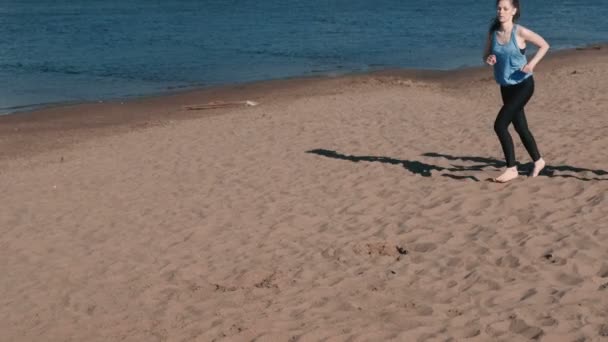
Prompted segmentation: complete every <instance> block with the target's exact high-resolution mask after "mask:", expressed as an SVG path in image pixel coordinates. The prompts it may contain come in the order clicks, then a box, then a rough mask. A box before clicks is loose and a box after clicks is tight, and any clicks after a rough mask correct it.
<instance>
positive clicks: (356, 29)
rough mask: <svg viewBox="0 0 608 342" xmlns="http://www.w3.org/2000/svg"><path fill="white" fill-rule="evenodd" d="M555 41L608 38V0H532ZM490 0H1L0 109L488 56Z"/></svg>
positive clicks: (538, 22) (442, 65) (529, 12)
mask: <svg viewBox="0 0 608 342" xmlns="http://www.w3.org/2000/svg"><path fill="white" fill-rule="evenodd" d="M524 6H525V7H524V8H522V12H523V17H522V21H521V23H522V24H523V25H525V26H527V27H529V28H531V29H533V30H535V31H537V32H538V33H540V34H541V35H543V36H544V37H545V38H546V39H547V40H548V41H549V42H550V43H551V45H552V48H553V49H563V48H570V47H576V46H582V45H587V44H591V43H597V42H605V41H606V37H608V20H606V18H607V17H608V1H606V0H602V1H597V0H570V1H568V0H564V1H529V2H528V1H526V2H524ZM493 15H494V2H493V1H479V0H461V1H455V0H425V1H413V0H375V1H371V0H348V1H347V0H332V1H320V0H317V1H310V0H307V1H304V0H258V1H253V0H249V1H247V0H175V1H159V0H123V1H116V0H106V1H102V0H52V1H51V0H0V113H7V112H14V111H19V110H26V109H31V108H33V107H35V106H38V105H42V104H49V103H57V102H73V101H75V102H81V101H98V100H104V99H113V98H128V97H132V96H140V95H147V94H157V93H163V92H167V91H173V90H177V89H186V88H192V87H203V86H212V85H220V84H228V83H241V82H249V81H254V80H264V79H276V78H285V77H293V76H312V75H328V74H342V73H349V72H360V71H370V70H377V69H385V68H395V67H398V68H425V69H444V70H445V69H453V68H459V67H464V66H475V65H481V57H480V55H481V51H482V49H483V43H484V38H485V32H486V30H487V27H488V24H489V21H490V19H491V17H492V16H493Z"/></svg>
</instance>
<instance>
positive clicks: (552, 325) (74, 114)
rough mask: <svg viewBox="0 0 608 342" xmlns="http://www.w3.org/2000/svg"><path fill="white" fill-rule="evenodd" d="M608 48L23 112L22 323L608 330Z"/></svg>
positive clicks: (0, 172) (540, 336) (8, 189)
mask: <svg viewBox="0 0 608 342" xmlns="http://www.w3.org/2000/svg"><path fill="white" fill-rule="evenodd" d="M607 51H608V48H607V47H606V46H598V47H596V48H587V49H581V50H572V51H566V52H563V53H554V54H551V55H549V56H548V57H547V58H546V59H545V60H544V61H543V63H542V64H541V65H540V66H539V67H538V69H537V72H536V75H535V79H536V94H535V96H534V97H533V99H532V101H531V102H530V104H529V105H528V107H527V109H526V111H527V116H528V123H529V126H530V128H531V130H532V132H533V133H534V135H535V138H536V140H537V142H538V145H539V148H540V151H541V153H542V154H543V156H544V158H545V159H546V161H547V165H548V166H547V168H546V169H545V171H544V172H543V173H542V174H541V175H540V176H539V177H537V178H534V179H531V178H528V177H526V176H525V174H524V172H526V171H527V170H529V168H530V166H531V164H530V159H529V156H527V154H526V152H525V150H524V148H523V146H522V145H521V142H520V141H519V138H518V137H517V135H516V134H514V140H515V141H516V153H517V157H518V160H519V161H520V162H521V163H522V164H523V165H522V168H521V172H522V174H521V176H520V177H519V178H518V179H516V180H514V181H513V182H510V183H507V184H496V183H492V182H489V181H487V179H488V178H491V177H495V176H497V175H498V174H499V173H500V172H501V169H502V168H503V166H504V163H503V156H502V152H501V149H500V145H499V143H498V139H497V138H496V136H495V134H494V132H493V129H492V126H493V121H494V118H495V116H496V113H497V111H498V109H499V108H500V95H499V92H498V88H497V86H496V85H495V83H494V81H493V79H492V76H491V70H490V69H488V68H473V69H463V70H458V71H451V72H421V71H419V72H415V71H399V70H389V71H384V72H376V73H368V74H360V75H348V76H340V77H333V78H309V79H292V80H282V81H270V82H262V83H255V84H248V85H240V86H230V87H222V88H214V89H206V90H205V89H204V90H197V91H192V92H188V93H181V94H174V95H169V96H161V97H153V98H144V99H139V100H135V101H130V102H125V103H121V102H120V101H113V102H109V103H97V104H80V105H73V106H61V107H54V108H47V109H44V110H39V111H36V112H30V113H21V114H17V115H11V116H5V117H1V118H0V153H2V154H1V155H0V193H1V194H2V205H1V206H0V236H1V239H0V274H1V275H2V276H1V277H0V340H2V341H90V342H93V341H389V340H393V341H527V340H540V341H551V342H553V341H605V340H608V247H607V246H608V224H607V223H606V216H608V206H607V202H606V192H607V190H608V152H607V150H606V146H608V135H607V134H606V133H607V132H608V92H606V89H608V58H607V56H608V52H607ZM213 100H222V101H232V100H252V101H256V102H259V105H258V106H254V107H245V106H240V107H231V108H219V109H211V110H201V111H189V110H185V109H183V106H184V105H193V104H200V103H206V102H209V101H213ZM513 133H514V132H513Z"/></svg>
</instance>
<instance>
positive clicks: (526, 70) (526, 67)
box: [521, 63, 534, 74]
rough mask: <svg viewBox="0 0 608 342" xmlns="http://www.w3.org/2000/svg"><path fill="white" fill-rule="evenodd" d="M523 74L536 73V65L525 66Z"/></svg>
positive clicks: (522, 69)
mask: <svg viewBox="0 0 608 342" xmlns="http://www.w3.org/2000/svg"><path fill="white" fill-rule="evenodd" d="M521 71H522V72H525V73H526V74H531V73H533V72H534V64H532V63H528V64H526V65H524V67H523V68H521Z"/></svg>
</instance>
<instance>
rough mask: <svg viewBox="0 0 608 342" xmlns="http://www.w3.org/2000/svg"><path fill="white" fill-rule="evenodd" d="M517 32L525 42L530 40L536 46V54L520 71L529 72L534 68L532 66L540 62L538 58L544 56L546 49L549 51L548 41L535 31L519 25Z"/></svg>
mask: <svg viewBox="0 0 608 342" xmlns="http://www.w3.org/2000/svg"><path fill="white" fill-rule="evenodd" d="M517 34H518V35H519V36H520V37H521V38H523V39H524V40H525V41H526V42H530V43H532V44H534V45H536V46H538V51H537V52H536V55H534V57H533V58H532V59H531V60H530V61H529V62H528V64H527V65H526V66H524V68H523V69H522V71H524V72H528V73H531V72H532V71H533V70H534V67H536V65H537V64H538V63H539V62H540V60H541V59H543V57H545V54H546V53H547V51H549V43H547V41H546V40H545V39H544V38H543V37H541V36H540V35H538V34H537V33H536V32H534V31H532V30H529V29H527V28H525V27H523V26H519V30H517Z"/></svg>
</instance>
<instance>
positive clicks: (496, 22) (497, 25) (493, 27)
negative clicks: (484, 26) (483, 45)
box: [490, 0, 521, 33]
mask: <svg viewBox="0 0 608 342" xmlns="http://www.w3.org/2000/svg"><path fill="white" fill-rule="evenodd" d="M499 2H500V0H496V6H498V3H499ZM511 4H512V5H513V7H515V8H517V12H515V15H514V16H513V22H516V21H517V20H519V17H520V16H521V8H520V6H519V0H511ZM499 28H500V21H499V20H498V17H494V19H492V24H490V33H492V32H494V31H496V30H498V29H499Z"/></svg>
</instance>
